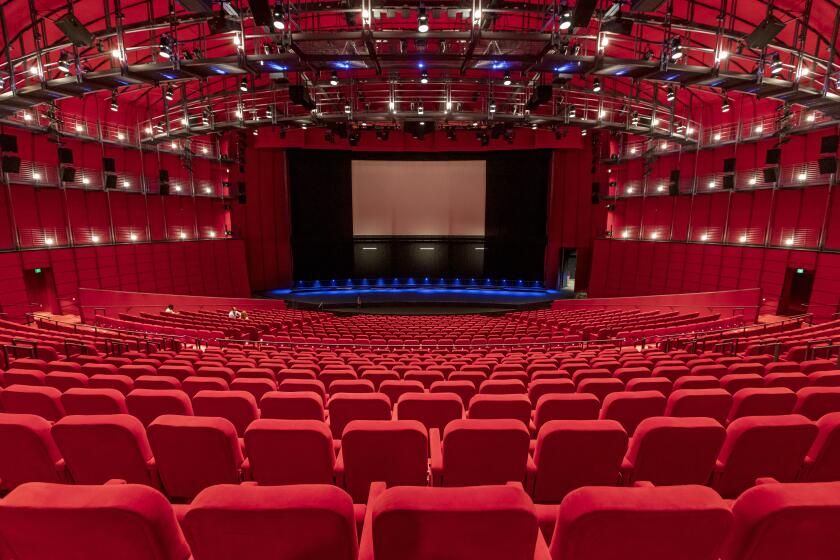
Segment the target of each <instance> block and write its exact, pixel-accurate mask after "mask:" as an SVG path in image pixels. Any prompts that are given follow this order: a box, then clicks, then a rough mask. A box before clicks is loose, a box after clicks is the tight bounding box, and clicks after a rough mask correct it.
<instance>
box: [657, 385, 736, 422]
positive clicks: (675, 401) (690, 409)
mask: <svg viewBox="0 0 840 560" xmlns="http://www.w3.org/2000/svg"><path fill="white" fill-rule="evenodd" d="M731 408H732V395H730V394H729V393H727V392H726V391H724V390H723V389H679V390H677V391H674V392H673V393H671V394H670V395H669V396H668V404H666V405H665V416H674V417H678V418H688V417H692V416H705V417H706V418H714V419H715V420H717V421H718V422H719V423H721V424H725V423H726V419H727V417H728V416H729V410H730V409H731Z"/></svg>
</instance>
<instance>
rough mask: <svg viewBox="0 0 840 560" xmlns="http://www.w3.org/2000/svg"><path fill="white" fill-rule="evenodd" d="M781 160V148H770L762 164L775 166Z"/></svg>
mask: <svg viewBox="0 0 840 560" xmlns="http://www.w3.org/2000/svg"><path fill="white" fill-rule="evenodd" d="M781 159H782V150H781V148H771V149H769V150H767V155H766V156H764V163H766V164H768V165H775V164H777V163H779V161H780V160H781Z"/></svg>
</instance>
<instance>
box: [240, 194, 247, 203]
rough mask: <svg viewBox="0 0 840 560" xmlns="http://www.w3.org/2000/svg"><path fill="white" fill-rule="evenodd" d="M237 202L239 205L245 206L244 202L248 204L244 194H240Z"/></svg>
mask: <svg viewBox="0 0 840 560" xmlns="http://www.w3.org/2000/svg"><path fill="white" fill-rule="evenodd" d="M238 200H239V204H245V203H246V202H248V198H247V197H246V196H245V195H244V194H240V195H239V199H238Z"/></svg>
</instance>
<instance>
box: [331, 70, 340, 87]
mask: <svg viewBox="0 0 840 560" xmlns="http://www.w3.org/2000/svg"><path fill="white" fill-rule="evenodd" d="M330 85H331V86H337V85H338V74H336V73H335V72H333V73H332V76H330Z"/></svg>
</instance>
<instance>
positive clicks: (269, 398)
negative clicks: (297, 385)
mask: <svg viewBox="0 0 840 560" xmlns="http://www.w3.org/2000/svg"><path fill="white" fill-rule="evenodd" d="M259 407H260V418H273V419H277V420H319V421H323V420H324V402H323V400H321V396H320V395H318V394H317V393H313V392H311V391H294V392H290V393H284V392H282V391H271V392H269V393H266V394H264V395H263V397H262V398H261V399H260V402H259Z"/></svg>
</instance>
